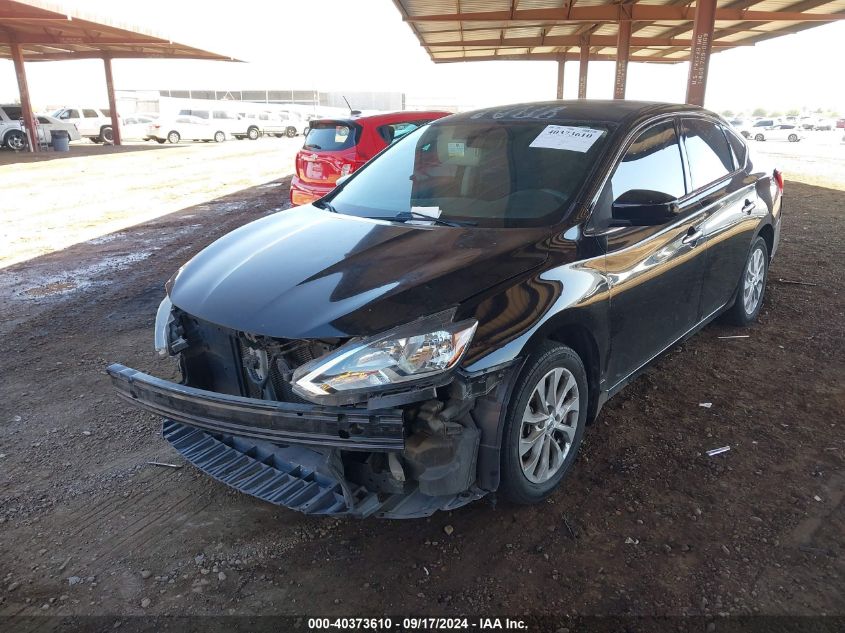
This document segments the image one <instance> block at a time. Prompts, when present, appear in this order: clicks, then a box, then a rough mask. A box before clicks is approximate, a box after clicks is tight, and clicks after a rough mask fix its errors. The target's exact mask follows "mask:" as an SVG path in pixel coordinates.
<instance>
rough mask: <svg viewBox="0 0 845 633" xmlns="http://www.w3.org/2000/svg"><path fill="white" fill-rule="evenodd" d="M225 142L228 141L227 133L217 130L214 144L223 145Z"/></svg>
mask: <svg viewBox="0 0 845 633" xmlns="http://www.w3.org/2000/svg"><path fill="white" fill-rule="evenodd" d="M225 140H226V133H225V132H222V131H221V130H217V131H216V132H215V133H214V142H215V143H222V142H223V141H225Z"/></svg>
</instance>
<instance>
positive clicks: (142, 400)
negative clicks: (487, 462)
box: [107, 364, 485, 518]
mask: <svg viewBox="0 0 845 633" xmlns="http://www.w3.org/2000/svg"><path fill="white" fill-rule="evenodd" d="M107 372H108V374H109V376H110V377H111V379H112V382H113V384H114V387H115V388H116V389H117V392H118V394H119V395H120V396H121V397H122V398H124V399H125V400H127V401H129V402H131V403H132V404H134V405H136V406H139V407H141V408H143V409H145V410H147V411H150V412H153V413H156V414H158V415H161V416H162V417H164V418H165V422H164V426H163V435H164V437H165V439H167V440H168V441H169V442H170V443H171V444H172V445H173V446H174V447H175V448H176V450H177V451H179V453H181V454H182V455H183V456H184V457H185V459H187V460H188V461H189V462H191V463H192V464H194V465H195V466H196V467H198V468H199V469H201V470H203V471H204V472H206V473H207V474H209V475H211V476H212V477H214V478H216V479H218V480H219V481H222V482H223V483H225V484H227V485H229V486H232V487H233V488H236V489H237V490H240V491H241V492H245V493H247V494H250V495H253V496H255V497H258V498H260V499H263V500H265V501H269V502H271V503H274V504H277V505H282V506H285V507H288V508H291V509H295V510H298V511H301V512H305V513H309V514H324V515H347V516H355V517H362V518H363V517H367V516H373V515H375V516H380V517H386V518H413V517H421V516H428V515H430V514H432V513H434V512H435V511H437V510H450V509H453V508H457V507H460V506H462V505H464V504H466V503H469V502H470V501H473V500H475V499H478V498H480V497H481V496H483V495H484V494H485V491H484V490H482V489H480V488H479V487H477V486H476V484H475V481H476V473H475V470H476V458H477V453H478V447H479V438H480V433H479V430H478V429H477V428H476V427H475V425H474V424H473V423H472V421H471V418H470V417H469V416H468V415H466V413H465V412H462V417H463V420H464V424H463V425H460V424H457V423H454V422H451V421H449V420H448V418H444V417H442V416H440V413H441V409H440V408H438V407H433V408H432V407H425V406H424V407H422V409H423V410H422V411H421V412H419V414H418V415H419V417H420V418H421V419H426V420H427V421H428V424H427V426H426V427H425V428H426V429H429V428H432V429H434V431H430V430H422V431H420V430H419V425H417V427H416V428H417V431H416V432H414V433H412V434H411V435H410V436H408V432H407V424H406V422H405V420H404V413H405V412H404V411H403V410H402V409H380V410H371V409H367V408H356V407H351V406H344V407H323V406H317V405H309V404H300V403H291V402H278V401H268V400H263V399H255V398H247V397H243V396H235V395H229V394H222V393H217V392H212V391H206V390H202V389H197V388H194V387H189V386H186V385H181V384H176V383H172V382H169V381H166V380H162V379H160V378H156V377H154V376H150V375H148V374H144V373H142V372H139V371H136V370H134V369H130V368H128V367H125V366H123V365H119V364H114V365H111V366H109V367H108V368H107ZM440 406H441V407H442V405H440ZM444 413H445V412H444ZM441 427H442V429H441ZM441 430H442V432H440V431H441ZM351 455H360V456H361V457H360V458H350V456H351ZM365 455H366V456H367V457H366V458H364V457H363V456H365ZM373 457H375V458H376V461H378V462H379V463H380V464H382V466H383V467H382V468H380V469H373V468H372V467H371V462H372V458H373ZM378 471H380V472H378Z"/></svg>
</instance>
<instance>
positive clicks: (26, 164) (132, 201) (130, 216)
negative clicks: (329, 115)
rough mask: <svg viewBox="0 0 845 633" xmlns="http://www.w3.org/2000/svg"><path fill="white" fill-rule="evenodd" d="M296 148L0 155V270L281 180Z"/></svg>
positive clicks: (198, 146)
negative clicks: (237, 192)
mask: <svg viewBox="0 0 845 633" xmlns="http://www.w3.org/2000/svg"><path fill="white" fill-rule="evenodd" d="M301 146H302V137H299V138H282V139H277V138H262V139H259V140H257V141H236V140H232V141H228V142H225V143H221V144H217V143H209V144H206V143H179V144H178V145H169V144H167V145H159V144H157V143H154V142H148V143H132V144H129V145H125V146H121V147H114V146H103V145H94V144H92V143H88V142H82V143H80V144H76V143H75V144H73V145H71V151H70V153H68V154H63V153H56V152H42V153H39V154H20V153H16V152H10V151H0V191H2V192H3V195H2V196H0V236H2V239H3V249H2V251H0V267H4V266H9V265H10V264H15V263H17V262H22V261H26V260H28V259H31V258H33V257H36V256H38V255H43V254H45V253H50V252H53V251H55V250H58V249H62V248H67V247H68V246H71V245H73V244H77V243H79V242H82V241H85V240H90V239H93V238H97V237H102V236H105V235H108V234H111V233H114V232H116V231H119V230H121V229H123V228H126V227H129V226H134V225H136V224H138V223H140V222H143V221H146V220H152V219H153V218H157V217H160V216H163V215H166V214H168V213H173V212H174V211H178V210H180V209H184V208H186V207H189V206H194V205H198V204H200V203H202V202H206V201H208V200H212V199H214V198H217V197H220V196H224V195H227V194H230V193H234V192H236V191H241V190H243V189H246V188H249V187H254V186H257V185H260V184H261V183H265V182H268V181H270V180H273V179H274V178H278V177H279V174H289V173H291V172H292V171H293V158H294V156H295V155H296V151H297V149H298V148H299V147H301ZM232 204H234V205H237V204H238V201H237V200H233V201H232Z"/></svg>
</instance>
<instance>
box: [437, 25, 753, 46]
mask: <svg viewBox="0 0 845 633" xmlns="http://www.w3.org/2000/svg"><path fill="white" fill-rule="evenodd" d="M690 28H692V26H690ZM580 40H581V38H580V36H579V35H547V36H545V37H510V38H505V39H485V40H470V41H461V40H451V41H448V42H425V43H423V44H421V46H423V47H425V48H428V47H431V48H438V47H444V46H449V47H459V48H490V47H495V48H506V47H516V48H526V47H533V46H579V45H580ZM616 43H617V37H616V36H615V35H592V36H590V45H591V46H601V47H606V46H614V47H615V46H616ZM631 46H635V47H636V46H683V47H685V48H689V47H690V46H692V40H691V39H679V38H674V37H631ZM713 46H714V47H715V48H719V47H723V46H730V47H733V46H743V44H742V43H739V44H738V43H737V42H719V41H714V42H713ZM747 46H751V44H747Z"/></svg>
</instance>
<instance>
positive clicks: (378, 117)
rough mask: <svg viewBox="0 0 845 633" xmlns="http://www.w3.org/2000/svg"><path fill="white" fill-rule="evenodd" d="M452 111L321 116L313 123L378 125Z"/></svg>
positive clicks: (416, 119) (429, 116)
mask: <svg viewBox="0 0 845 633" xmlns="http://www.w3.org/2000/svg"><path fill="white" fill-rule="evenodd" d="M449 114H451V112H446V111H443V110H399V111H397V112H379V113H378V114H368V115H366V116H341V117H332V116H327V117H320V118H318V119H313V120H312V122H313V123H321V122H332V123H334V122H336V123H346V124H357V125H362V124H363V125H370V124H374V125H378V124H380V123H391V122H395V121H396V120H397V119H399V120H403V121H418V120H420V119H428V118H440V117H444V116H448V115H449Z"/></svg>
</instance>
